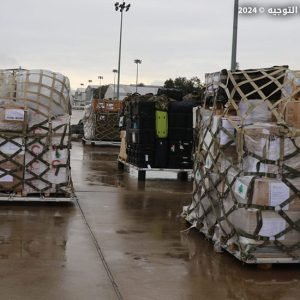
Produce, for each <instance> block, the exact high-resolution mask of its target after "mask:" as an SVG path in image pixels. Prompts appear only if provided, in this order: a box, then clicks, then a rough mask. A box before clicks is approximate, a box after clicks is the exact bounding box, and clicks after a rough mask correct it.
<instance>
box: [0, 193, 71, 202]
mask: <svg viewBox="0 0 300 300" xmlns="http://www.w3.org/2000/svg"><path fill="white" fill-rule="evenodd" d="M75 200H76V196H69V197H55V196H52V195H50V196H44V195H36V196H33V195H31V196H19V195H17V194H10V195H7V196H3V195H1V196H0V202H75Z"/></svg>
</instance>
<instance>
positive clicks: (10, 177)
mask: <svg viewBox="0 0 300 300" xmlns="http://www.w3.org/2000/svg"><path fill="white" fill-rule="evenodd" d="M14 162H16V163H17V164H15V163H14ZM6 171H11V173H9V174H7V173H6ZM23 171H24V155H17V156H15V157H14V158H12V160H11V161H6V162H3V163H0V191H2V192H20V191H22V188H23V176H24V172H23Z"/></svg>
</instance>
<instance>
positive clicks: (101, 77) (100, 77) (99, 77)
mask: <svg viewBox="0 0 300 300" xmlns="http://www.w3.org/2000/svg"><path fill="white" fill-rule="evenodd" d="M98 79H99V81H100V86H99V100H101V79H103V76H98Z"/></svg>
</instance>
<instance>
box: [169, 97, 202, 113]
mask: <svg viewBox="0 0 300 300" xmlns="http://www.w3.org/2000/svg"><path fill="white" fill-rule="evenodd" d="M198 105H199V102H197V101H195V100H188V101H173V102H170V103H169V112H170V113H174V112H176V113H190V114H193V107H195V106H198Z"/></svg>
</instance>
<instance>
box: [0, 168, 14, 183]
mask: <svg viewBox="0 0 300 300" xmlns="http://www.w3.org/2000/svg"><path fill="white" fill-rule="evenodd" d="M6 171H10V170H9V169H7V170H6ZM3 174H4V172H3V171H0V176H1V175H3ZM13 181H14V178H13V176H11V175H4V176H2V177H0V182H13Z"/></svg>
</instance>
